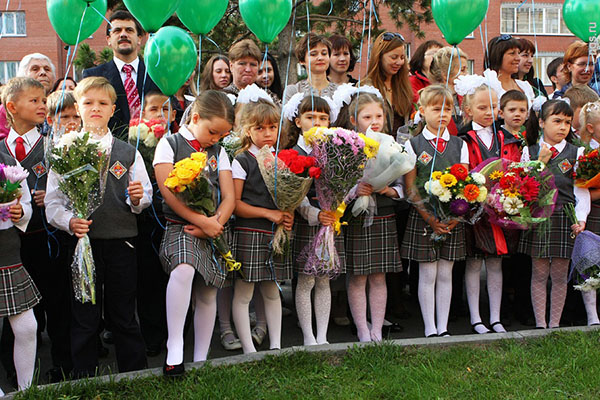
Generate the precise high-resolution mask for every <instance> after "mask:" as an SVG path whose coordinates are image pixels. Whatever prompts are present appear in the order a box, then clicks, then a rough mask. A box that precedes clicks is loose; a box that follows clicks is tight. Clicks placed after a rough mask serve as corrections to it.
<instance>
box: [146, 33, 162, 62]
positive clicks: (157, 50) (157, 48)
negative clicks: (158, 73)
mask: <svg viewBox="0 0 600 400" xmlns="http://www.w3.org/2000/svg"><path fill="white" fill-rule="evenodd" d="M152 37H154V33H151V34H150V37H149V38H148V41H150V39H152ZM152 44H154V46H155V47H156V53H157V55H158V59H157V60H156V65H155V67H158V64H160V46H159V45H158V43H156V44H155V43H154V41H152Z"/></svg>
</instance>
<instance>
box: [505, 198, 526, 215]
mask: <svg viewBox="0 0 600 400" xmlns="http://www.w3.org/2000/svg"><path fill="white" fill-rule="evenodd" d="M502 207H503V208H504V211H506V213H507V214H508V215H516V214H518V213H519V208H521V207H523V202H522V201H521V200H519V198H517V197H507V198H506V199H505V200H504V202H503V203H502Z"/></svg>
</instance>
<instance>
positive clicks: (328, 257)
mask: <svg viewBox="0 0 600 400" xmlns="http://www.w3.org/2000/svg"><path fill="white" fill-rule="evenodd" d="M304 140H305V141H306V143H308V144H309V145H310V146H312V149H313V151H312V155H313V157H314V158H315V160H316V166H317V167H319V168H321V175H320V177H318V178H317V179H315V189H316V192H317V199H318V201H319V204H320V206H321V210H323V211H326V212H331V213H332V214H334V216H335V219H336V221H335V223H334V225H333V226H323V227H321V228H320V229H319V232H317V234H316V235H315V237H314V238H313V239H312V241H311V242H310V243H309V244H308V245H307V246H306V247H305V248H304V249H303V250H302V252H301V254H300V259H301V260H302V261H303V262H304V263H305V264H304V272H305V273H306V274H309V275H316V276H320V275H328V276H330V277H335V276H337V274H339V265H340V259H339V256H338V253H337V251H336V249H335V244H334V239H335V235H336V234H338V235H339V234H340V231H341V226H342V223H341V222H340V218H341V217H342V215H344V211H345V210H346V202H347V201H349V200H350V198H349V192H350V190H351V189H352V188H353V187H354V186H355V185H356V183H357V182H358V180H359V179H360V178H361V177H362V174H363V169H364V168H365V165H366V162H367V160H368V159H369V158H373V157H375V155H376V154H377V147H378V146H377V143H376V142H375V143H374V142H373V141H372V140H370V139H368V138H367V137H366V136H364V135H362V134H358V133H356V132H354V131H350V130H346V129H342V128H322V127H318V128H317V127H315V128H312V129H311V130H309V131H308V132H305V133H304Z"/></svg>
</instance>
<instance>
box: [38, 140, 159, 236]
mask: <svg viewBox="0 0 600 400" xmlns="http://www.w3.org/2000/svg"><path fill="white" fill-rule="evenodd" d="M100 141H101V142H102V143H103V144H105V145H107V146H109V147H112V143H113V136H112V134H111V133H110V131H108V132H107V133H106V134H105V135H104V136H103V137H102V138H101V139H100ZM109 168H110V166H109ZM108 173H109V174H110V172H108ZM127 174H128V175H127V177H128V179H129V182H132V181H134V180H135V181H140V182H141V183H142V187H143V189H144V195H143V197H142V198H141V199H140V202H139V204H138V205H137V206H135V205H133V204H131V199H130V198H129V197H127V199H126V200H125V202H126V203H127V205H129V207H130V208H131V212H132V213H134V214H139V213H141V212H142V210H143V209H144V208H146V207H148V206H149V205H150V203H151V202H152V183H151V182H150V178H149V177H148V172H147V171H146V166H145V164H144V159H143V158H142V155H141V154H140V152H139V151H137V150H136V151H135V161H134V163H133V165H132V166H131V168H129V169H128V171H127ZM58 183H59V178H58V175H57V174H56V172H54V171H53V170H52V169H50V172H49V173H48V183H47V184H46V197H45V198H44V204H45V206H46V219H47V220H48V222H49V223H50V224H51V225H52V226H54V227H56V228H58V229H60V230H63V231H65V232H69V233H70V234H73V232H71V230H70V229H69V222H70V221H71V219H72V218H75V215H74V214H73V212H72V211H70V210H69V209H68V208H67V206H68V204H69V200H68V199H67V197H66V196H65V195H64V194H63V193H62V192H61V191H60V190H59V189H58Z"/></svg>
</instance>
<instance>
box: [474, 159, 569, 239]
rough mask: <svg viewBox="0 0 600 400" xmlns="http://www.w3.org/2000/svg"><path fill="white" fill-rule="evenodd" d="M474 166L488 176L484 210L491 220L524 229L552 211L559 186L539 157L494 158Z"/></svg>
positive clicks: (504, 225)
mask: <svg viewBox="0 0 600 400" xmlns="http://www.w3.org/2000/svg"><path fill="white" fill-rule="evenodd" d="M475 170H476V171H479V172H480V173H481V174H483V175H484V176H486V177H487V181H488V190H489V195H488V198H487V202H486V211H487V214H488V216H489V219H490V222H491V223H493V224H495V225H498V226H500V227H502V228H505V229H521V230H527V229H530V228H531V227H532V226H534V225H536V224H539V223H541V222H544V221H546V220H547V219H548V217H550V215H552V212H553V211H554V206H555V204H556V198H557V196H558V190H557V189H556V185H555V184H554V175H552V173H551V172H550V171H549V170H548V169H547V168H546V167H545V165H544V163H542V162H541V161H528V162H520V163H516V162H511V161H509V160H505V159H494V160H491V161H489V162H484V163H482V164H481V165H479V166H478V167H477V168H475Z"/></svg>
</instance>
